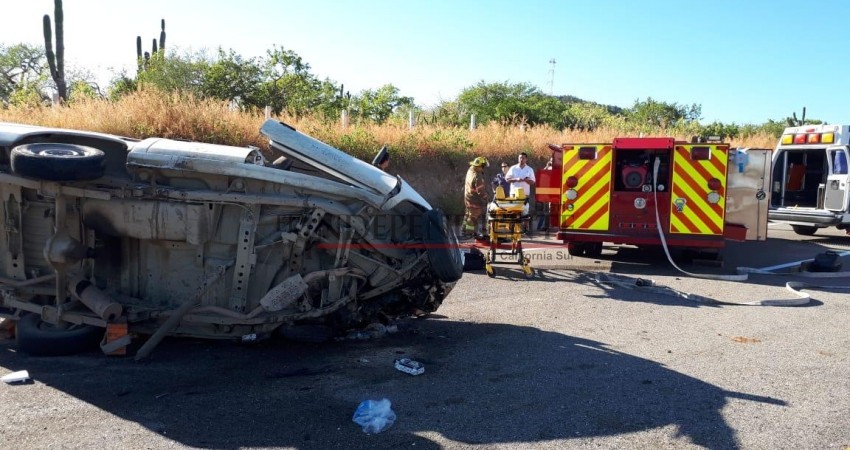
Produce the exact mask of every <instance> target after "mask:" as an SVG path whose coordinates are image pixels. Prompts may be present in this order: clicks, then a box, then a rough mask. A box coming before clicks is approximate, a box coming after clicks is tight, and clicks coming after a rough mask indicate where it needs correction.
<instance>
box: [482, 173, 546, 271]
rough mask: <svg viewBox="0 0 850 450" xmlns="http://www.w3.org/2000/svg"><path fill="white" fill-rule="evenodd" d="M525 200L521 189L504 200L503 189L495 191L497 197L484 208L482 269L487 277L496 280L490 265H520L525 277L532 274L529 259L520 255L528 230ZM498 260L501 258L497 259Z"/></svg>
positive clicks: (498, 188) (529, 218)
mask: <svg viewBox="0 0 850 450" xmlns="http://www.w3.org/2000/svg"><path fill="white" fill-rule="evenodd" d="M530 220H531V217H530V216H529V215H528V198H527V197H526V196H525V193H524V192H522V189H520V190H519V192H517V195H515V196H513V197H506V196H505V191H504V189H503V188H502V187H501V186H499V187H497V188H496V195H495V196H494V199H493V201H492V202H490V204H488V205H487V235H486V236H485V237H486V238H487V241H486V245H487V246H488V250H489V251H487V252H486V253H485V263H484V268H485V270H486V271H487V275H488V276H490V277H494V276H496V273H495V271H494V269H493V264H496V263H499V264H519V265H520V266H522V271H523V273H525V276H526V277H531V276H532V275H533V274H534V271H533V270H532V268H531V265H530V261H529V258H528V257H527V256H525V255H524V254H523V251H522V235H523V229H528V227H529V226H530V223H529V222H530ZM497 256H499V257H500V258H498V259H497Z"/></svg>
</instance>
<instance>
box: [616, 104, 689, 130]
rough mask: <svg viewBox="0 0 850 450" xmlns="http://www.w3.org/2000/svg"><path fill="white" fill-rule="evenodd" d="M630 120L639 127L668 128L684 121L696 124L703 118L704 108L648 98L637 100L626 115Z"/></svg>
mask: <svg viewBox="0 0 850 450" xmlns="http://www.w3.org/2000/svg"><path fill="white" fill-rule="evenodd" d="M626 116H627V117H628V119H629V120H630V121H632V122H635V123H636V124H639V125H648V126H654V127H661V128H666V127H668V126H672V125H673V124H675V123H676V122H678V121H680V120H682V121H685V122H696V121H698V120H699V119H700V118H701V117H702V106H700V105H697V104H696V103H695V104H693V105H690V106H685V105H679V104H677V103H665V102H659V101H656V100H653V99H652V97H647V99H646V100H644V101H641V100H640V99H638V100H635V104H634V106H632V108H631V110H629V111H628V113H627V114H626Z"/></svg>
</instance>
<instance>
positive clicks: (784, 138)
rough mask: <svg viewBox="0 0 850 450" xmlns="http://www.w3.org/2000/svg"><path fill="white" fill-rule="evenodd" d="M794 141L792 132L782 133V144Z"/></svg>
mask: <svg viewBox="0 0 850 450" xmlns="http://www.w3.org/2000/svg"><path fill="white" fill-rule="evenodd" d="M793 142H794V135H793V134H783V135H782V145H788V144H791V143H793Z"/></svg>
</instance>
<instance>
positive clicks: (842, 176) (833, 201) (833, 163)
mask: <svg viewBox="0 0 850 450" xmlns="http://www.w3.org/2000/svg"><path fill="white" fill-rule="evenodd" d="M826 153H827V155H828V161H829V175H828V176H827V178H826V185H825V186H824V191H825V192H824V199H823V207H824V208H825V209H828V210H830V211H840V212H845V211H847V201H848V189H850V183H848V182H847V178H848V177H849V176H850V175H848V169H847V163H848V162H850V158H848V153H847V148H846V147H830V148H828V149H827V150H826Z"/></svg>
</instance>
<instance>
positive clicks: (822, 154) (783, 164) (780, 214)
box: [768, 125, 850, 236]
mask: <svg viewBox="0 0 850 450" xmlns="http://www.w3.org/2000/svg"><path fill="white" fill-rule="evenodd" d="M848 145H850V126H848V125H803V126H797V127H789V128H786V129H785V131H784V132H783V133H782V137H781V138H780V139H779V143H778V144H777V146H776V150H775V151H774V152H773V174H772V175H773V176H772V180H773V182H772V188H771V189H772V192H771V201H770V211H769V212H768V218H769V219H770V221H772V222H784V223H788V224H790V225H791V227H792V228H793V229H794V232H796V233H797V234H801V235H807V236H810V235H812V234H815V232H817V230H818V228H826V227H837V228H838V229H843V230H844V229H848V228H850V211H848V202H850V192H848V190H850V182H848V177H850V175H848V167H847V164H848V161H850V151H849V150H848Z"/></svg>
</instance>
